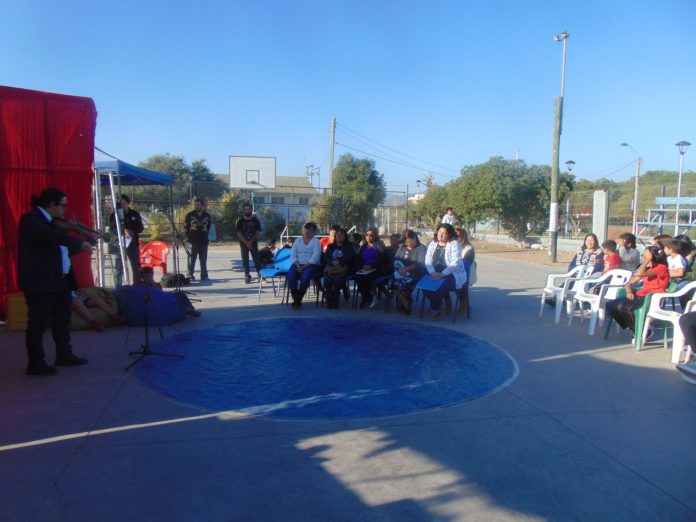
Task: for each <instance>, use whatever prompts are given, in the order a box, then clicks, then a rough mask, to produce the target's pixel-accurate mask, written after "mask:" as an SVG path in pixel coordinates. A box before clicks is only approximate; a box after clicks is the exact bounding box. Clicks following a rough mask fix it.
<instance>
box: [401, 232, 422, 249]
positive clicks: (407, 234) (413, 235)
mask: <svg viewBox="0 0 696 522" xmlns="http://www.w3.org/2000/svg"><path fill="white" fill-rule="evenodd" d="M407 239H415V240H416V246H418V245H420V244H421V243H420V239H419V238H418V234H416V233H415V232H414V231H413V230H406V231H405V232H404V239H403V241H404V243H405V242H406V240H407Z"/></svg>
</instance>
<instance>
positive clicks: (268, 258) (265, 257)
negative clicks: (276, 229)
mask: <svg viewBox="0 0 696 522" xmlns="http://www.w3.org/2000/svg"><path fill="white" fill-rule="evenodd" d="M276 250H277V249H276V241H275V239H269V240H268V241H267V242H266V246H264V247H263V248H262V249H261V250H259V262H260V263H261V268H265V267H267V266H268V265H272V264H273V259H274V258H275V253H276Z"/></svg>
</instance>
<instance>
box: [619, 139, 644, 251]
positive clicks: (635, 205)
mask: <svg viewBox="0 0 696 522" xmlns="http://www.w3.org/2000/svg"><path fill="white" fill-rule="evenodd" d="M621 146H622V147H628V148H629V149H631V150H632V151H633V152H634V153H635V155H636V181H635V184H634V188H633V221H632V226H631V232H632V233H633V235H634V236H636V237H638V180H639V179H640V166H641V164H642V163H643V158H641V157H640V154H638V151H636V149H634V148H633V147H631V146H630V145H629V144H628V143H625V142H624V143H622V144H621Z"/></svg>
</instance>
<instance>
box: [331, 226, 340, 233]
mask: <svg viewBox="0 0 696 522" xmlns="http://www.w3.org/2000/svg"><path fill="white" fill-rule="evenodd" d="M329 230H333V231H334V232H338V231H339V230H341V225H331V228H329Z"/></svg>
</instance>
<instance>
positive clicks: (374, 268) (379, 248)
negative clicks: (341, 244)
mask: <svg viewBox="0 0 696 522" xmlns="http://www.w3.org/2000/svg"><path fill="white" fill-rule="evenodd" d="M356 268H357V271H356V272H355V281H356V283H357V285H358V291H359V292H360V297H361V301H360V308H365V307H366V306H368V307H370V308H371V307H373V306H375V304H376V303H377V298H376V297H375V296H373V295H372V282H373V281H374V280H375V279H377V278H378V277H382V276H385V275H389V274H390V273H391V271H392V263H391V261H390V260H389V252H387V249H386V247H385V246H384V243H382V241H381V240H380V239H379V233H378V232H377V229H376V228H374V227H369V228H368V229H367V231H366V232H365V242H364V243H363V244H362V246H361V247H360V252H359V253H358V256H357V264H356Z"/></svg>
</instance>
